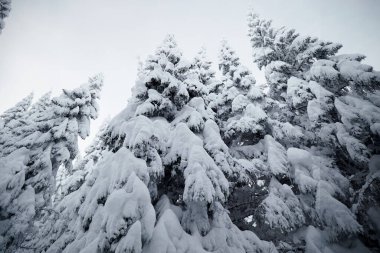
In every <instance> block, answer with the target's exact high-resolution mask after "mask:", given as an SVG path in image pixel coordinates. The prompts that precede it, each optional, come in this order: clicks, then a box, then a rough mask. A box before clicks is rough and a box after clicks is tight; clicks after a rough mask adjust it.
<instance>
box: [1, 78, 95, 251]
mask: <svg viewBox="0 0 380 253" xmlns="http://www.w3.org/2000/svg"><path fill="white" fill-rule="evenodd" d="M101 87H102V79H101V78H100V77H95V78H93V79H90V81H89V83H88V84H86V85H83V86H82V87H80V88H77V89H75V90H73V91H67V90H64V91H63V94H62V95H61V96H59V97H56V98H53V99H52V100H51V102H49V98H48V97H49V96H48V95H46V96H44V97H43V98H42V99H41V100H40V101H39V102H38V103H37V104H36V105H35V106H33V107H32V109H31V111H32V112H33V111H34V113H31V114H28V113H25V114H24V115H23V117H22V124H19V125H18V127H17V128H16V129H14V131H12V134H11V135H9V136H8V137H9V138H8V140H7V142H6V143H5V145H4V146H3V148H2V153H3V156H4V158H3V163H5V165H4V169H5V170H6V171H8V175H7V176H6V177H4V179H3V180H2V182H1V187H2V189H3V190H4V191H3V193H2V194H3V196H4V198H3V197H2V199H4V202H3V203H2V205H1V208H2V216H1V220H2V221H3V222H4V224H6V229H4V230H2V231H3V232H2V234H1V236H2V237H3V240H2V245H1V248H2V250H5V251H13V250H15V249H18V248H24V247H26V248H33V247H34V245H29V244H28V242H25V240H27V241H28V240H30V239H33V238H34V234H33V233H35V232H34V230H35V229H36V228H35V226H34V225H33V222H34V220H35V219H36V220H39V219H41V217H43V216H44V214H45V213H46V212H49V209H50V208H51V197H52V194H53V191H54V187H55V176H56V172H57V170H58V168H59V167H60V166H65V167H66V168H67V169H70V168H71V161H72V160H73V159H74V158H75V156H76V155H77V154H78V145H77V136H78V135H79V136H81V137H82V138H85V137H86V136H87V135H88V133H89V118H96V117H97V110H98V106H97V102H96V101H97V99H98V98H99V91H100V89H101ZM10 143H11V144H10ZM11 159H15V161H17V163H16V162H15V164H16V165H17V164H20V165H17V166H16V167H15V165H13V164H12V163H11V162H7V161H12V160H11ZM26 198H27V199H26ZM24 202H25V203H24ZM18 205H20V206H18ZM25 205H26V206H25ZM29 237H31V238H29Z"/></svg>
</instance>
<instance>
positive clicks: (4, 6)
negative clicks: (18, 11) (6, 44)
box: [0, 0, 11, 33]
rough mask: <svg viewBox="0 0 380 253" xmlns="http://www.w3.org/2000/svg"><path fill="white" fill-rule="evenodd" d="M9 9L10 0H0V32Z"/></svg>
mask: <svg viewBox="0 0 380 253" xmlns="http://www.w3.org/2000/svg"><path fill="white" fill-rule="evenodd" d="M10 11H11V0H0V33H1V30H3V28H4V19H5V18H6V17H8V15H9V12H10Z"/></svg>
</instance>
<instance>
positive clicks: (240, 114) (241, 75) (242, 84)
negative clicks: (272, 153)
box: [217, 41, 267, 146]
mask: <svg viewBox="0 0 380 253" xmlns="http://www.w3.org/2000/svg"><path fill="white" fill-rule="evenodd" d="M219 58H220V59H219V60H220V62H219V69H220V70H221V72H222V74H223V82H224V89H223V91H222V93H221V95H220V97H219V105H218V106H220V109H219V110H218V112H217V117H218V118H219V119H220V122H223V123H221V124H220V125H221V128H222V129H221V130H222V132H223V139H224V141H225V142H226V143H227V144H229V143H231V142H232V141H233V142H234V143H232V144H231V145H232V146H241V145H250V144H254V143H257V142H258V140H260V139H261V138H262V137H263V136H264V135H265V132H266V129H265V128H266V126H265V123H266V119H267V115H266V113H265V112H264V111H263V109H262V108H261V107H262V105H261V102H263V99H264V94H263V93H262V91H261V90H260V89H259V88H258V87H256V86H255V83H256V80H255V78H254V77H253V75H252V74H251V72H250V71H249V70H248V69H247V68H246V67H245V66H243V65H242V64H241V63H240V59H239V57H238V56H237V55H236V53H235V51H233V50H232V49H231V47H230V46H229V45H228V44H227V42H226V41H223V42H222V48H221V52H220V55H219Z"/></svg>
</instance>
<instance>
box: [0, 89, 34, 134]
mask: <svg viewBox="0 0 380 253" xmlns="http://www.w3.org/2000/svg"><path fill="white" fill-rule="evenodd" d="M32 100H33V93H31V94H29V95H28V96H26V97H25V98H23V99H22V100H21V101H20V102H18V103H17V104H16V105H14V106H13V107H11V108H9V109H8V110H6V111H5V112H3V113H2V114H1V115H0V118H1V120H2V122H3V127H5V126H7V125H8V124H9V123H10V122H11V121H12V120H18V119H20V118H21V117H23V116H24V115H25V112H26V111H27V110H28V109H29V107H30V105H31V104H32ZM11 128H12V127H11Z"/></svg>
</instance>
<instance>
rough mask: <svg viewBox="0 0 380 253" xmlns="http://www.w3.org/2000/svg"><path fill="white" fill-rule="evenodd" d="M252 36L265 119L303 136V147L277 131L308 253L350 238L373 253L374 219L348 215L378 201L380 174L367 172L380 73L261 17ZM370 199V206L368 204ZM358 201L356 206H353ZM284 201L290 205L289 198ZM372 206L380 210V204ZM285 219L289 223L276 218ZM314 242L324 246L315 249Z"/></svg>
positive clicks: (253, 23)
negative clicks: (264, 90) (263, 85)
mask: <svg viewBox="0 0 380 253" xmlns="http://www.w3.org/2000/svg"><path fill="white" fill-rule="evenodd" d="M249 36H250V39H251V42H252V46H253V48H254V61H255V62H257V63H258V65H259V67H265V73H266V78H267V81H268V84H269V96H270V98H271V99H272V100H273V101H272V105H273V106H272V107H271V108H270V110H269V111H267V113H268V115H269V117H271V118H276V121H277V122H281V123H282V124H286V122H287V121H288V122H289V124H290V125H292V126H293V127H294V126H296V127H300V128H299V129H300V130H301V132H302V134H301V135H300V136H302V138H301V140H302V141H300V142H298V143H292V142H289V141H287V140H286V138H285V139H284V138H283V137H282V134H278V133H279V131H278V130H280V131H281V132H283V133H284V134H285V135H286V134H287V131H282V130H283V129H281V128H280V129H276V128H273V127H272V136H273V137H275V138H276V140H277V141H279V142H281V144H282V145H284V146H285V149H284V148H282V150H286V149H287V151H286V154H285V155H284V157H285V158H286V159H284V162H283V167H284V168H288V170H287V171H288V172H287V173H286V178H288V179H289V182H288V183H287V184H288V185H289V186H291V188H292V190H293V193H294V194H295V196H297V197H298V199H299V201H300V203H301V207H302V210H303V215H304V217H305V219H304V221H305V223H303V224H304V225H306V224H308V225H311V226H313V227H311V226H309V228H308V230H307V231H308V232H307V234H306V236H305V238H304V240H306V249H307V250H312V248H313V247H319V248H320V249H322V248H325V250H332V249H331V248H329V245H328V242H331V241H338V240H340V239H341V238H347V237H348V238H351V239H350V240H355V238H358V235H359V234H360V233H362V235H365V236H362V237H361V238H362V240H363V242H364V243H366V244H367V246H370V247H373V245H374V244H373V239H370V237H372V238H373V235H374V234H376V233H377V232H376V229H374V226H373V225H371V224H370V222H371V219H368V214H364V213H363V209H364V205H365V204H363V206H362V207H361V208H357V209H353V210H350V209H349V207H350V206H351V205H352V204H354V203H355V202H356V203H357V199H360V200H363V202H361V203H365V202H367V201H368V199H373V196H378V190H376V189H374V188H372V189H373V190H369V187H368V186H369V184H372V183H373V182H376V179H375V178H376V173H373V172H370V170H368V164H369V161H370V157H371V156H372V159H375V158H374V157H376V154H377V152H378V151H377V150H378V149H377V148H376V147H378V145H379V144H378V143H379V142H378V137H379V136H378V133H377V124H378V123H377V122H379V121H380V119H379V117H378V115H379V114H378V113H377V112H378V109H379V107H378V106H379V105H378V104H376V102H375V101H376V97H378V89H379V82H378V80H379V73H378V72H376V71H373V69H372V67H370V66H368V65H365V64H362V63H361V62H360V61H361V60H362V59H363V58H364V57H363V56H362V55H336V53H337V51H338V50H339V48H341V45H339V44H335V43H331V42H324V41H321V40H319V39H317V38H311V37H303V38H302V37H301V36H299V35H298V34H296V33H295V31H294V30H288V29H286V28H280V29H276V28H274V27H272V25H271V21H266V20H262V19H260V18H258V16H257V15H255V14H250V18H249ZM364 111H365V113H364ZM360 113H361V114H360ZM375 115H376V116H375ZM273 130H276V131H273ZM288 139H289V138H288ZM281 144H280V145H281ZM268 151H269V150H268ZM268 155H269V153H268ZM343 175H344V176H343ZM348 178H349V179H350V181H349V180H348ZM368 182H371V183H368ZM274 185H275V184H272V183H271V186H272V187H273V186H274ZM272 187H270V188H272ZM276 188H278V187H276ZM272 191H273V190H272ZM276 191H277V190H274V192H276ZM365 191H366V192H367V193H368V198H367V200H364V199H366V198H362V196H363V195H362V194H363V192H365ZM269 192H271V189H269ZM352 193H354V198H352V197H351V198H349V197H350V196H351V195H352ZM270 195H271V193H270ZM306 196H307V197H306ZM285 199H286V198H285ZM308 199H309V200H308ZM310 199H312V200H313V201H311V202H309V201H310ZM306 200H308V201H306ZM360 200H359V202H360ZM282 201H283V202H284V203H287V202H286V201H284V197H282ZM273 203H275V202H272V204H273ZM367 203H368V202H367ZM374 203H375V206H376V207H375V209H376V210H378V206H379V202H378V201H375V202H374ZM263 204H264V205H263V208H262V210H267V213H268V212H269V213H270V210H272V209H274V210H275V208H268V201H266V202H263ZM354 206H356V207H358V206H360V204H354ZM281 209H282V210H285V209H284V208H281ZM359 209H360V210H361V211H358V210H359ZM375 209H374V210H375ZM352 211H356V214H359V215H358V216H355V214H354V213H353V212H352ZM262 213H263V216H265V215H266V214H265V212H262ZM275 213H276V214H277V213H279V212H275ZM268 217H270V216H268ZM283 217H287V216H286V215H285V214H284V215H280V216H279V217H278V218H283ZM287 221H289V219H287ZM300 221H302V219H301V220H300ZM300 224H302V222H301V223H300ZM274 227H279V226H274ZM316 227H319V228H318V229H317V228H316ZM363 229H364V231H363ZM292 230H293V228H292V229H291V230H288V232H289V231H292ZM316 238H319V239H320V240H322V241H323V243H322V244H315V243H314V242H312V240H315V239H316ZM371 240H372V241H371ZM375 244H376V243H375ZM376 247H377V248H378V247H379V246H378V245H377V246H375V248H376ZM328 248H329V249H328ZM310 252H313V251H310Z"/></svg>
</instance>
